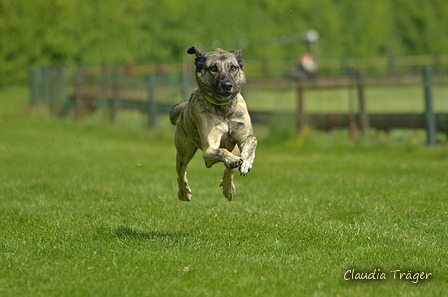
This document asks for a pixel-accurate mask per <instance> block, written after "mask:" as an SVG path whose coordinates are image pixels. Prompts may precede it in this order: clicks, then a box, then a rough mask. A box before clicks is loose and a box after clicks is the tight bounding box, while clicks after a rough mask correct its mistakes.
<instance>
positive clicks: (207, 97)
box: [202, 94, 236, 105]
mask: <svg viewBox="0 0 448 297" xmlns="http://www.w3.org/2000/svg"><path fill="white" fill-rule="evenodd" d="M202 95H203V96H204V98H205V100H207V101H208V102H210V103H211V104H213V105H227V104H230V103H232V102H233V100H235V97H236V96H235V97H233V99H232V100H230V101H229V102H222V103H218V102H215V101H213V99H212V98H211V97H209V96H207V95H205V94H202Z"/></svg>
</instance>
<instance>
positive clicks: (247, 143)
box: [239, 135, 257, 175]
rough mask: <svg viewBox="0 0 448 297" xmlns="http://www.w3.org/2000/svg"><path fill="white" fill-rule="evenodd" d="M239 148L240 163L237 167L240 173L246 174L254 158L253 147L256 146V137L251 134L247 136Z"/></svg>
mask: <svg viewBox="0 0 448 297" xmlns="http://www.w3.org/2000/svg"><path fill="white" fill-rule="evenodd" d="M239 147H240V150H241V159H242V160H243V162H242V164H241V165H240V167H239V170H240V173H241V175H246V174H248V173H249V171H250V169H251V168H252V164H253V163H254V160H255V149H256V147H257V138H255V136H253V135H249V136H247V138H246V139H245V140H244V141H243V142H242V143H241V145H239Z"/></svg>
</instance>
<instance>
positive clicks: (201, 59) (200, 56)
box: [187, 46, 209, 72]
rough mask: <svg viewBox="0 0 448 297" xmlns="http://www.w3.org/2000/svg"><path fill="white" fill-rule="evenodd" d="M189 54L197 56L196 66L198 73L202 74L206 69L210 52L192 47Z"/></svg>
mask: <svg viewBox="0 0 448 297" xmlns="http://www.w3.org/2000/svg"><path fill="white" fill-rule="evenodd" d="M187 54H190V55H194V54H195V55H196V59H194V65H196V72H201V70H202V68H203V67H204V63H205V59H206V57H207V55H208V54H209V52H207V51H204V50H201V49H200V48H197V47H195V46H192V47H190V48H189V49H188V51H187Z"/></svg>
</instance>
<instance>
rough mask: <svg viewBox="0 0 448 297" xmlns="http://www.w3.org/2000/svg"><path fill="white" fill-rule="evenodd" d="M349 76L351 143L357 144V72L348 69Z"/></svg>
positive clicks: (349, 128)
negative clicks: (355, 93)
mask: <svg viewBox="0 0 448 297" xmlns="http://www.w3.org/2000/svg"><path fill="white" fill-rule="evenodd" d="M347 70H348V76H349V79H350V84H349V88H348V92H349V93H348V109H349V123H348V130H349V133H350V141H351V142H352V143H353V144H355V143H356V140H357V139H358V125H357V123H356V115H355V95H354V92H355V90H354V88H355V85H356V76H357V75H356V72H355V70H354V69H353V68H348V69H347Z"/></svg>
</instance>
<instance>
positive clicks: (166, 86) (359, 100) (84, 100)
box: [29, 56, 448, 145]
mask: <svg viewBox="0 0 448 297" xmlns="http://www.w3.org/2000/svg"><path fill="white" fill-rule="evenodd" d="M443 59H445V57H444V56H443ZM439 60H442V59H441V58H440V57H439ZM433 69H434V68H433V67H429V66H427V67H423V68H420V71H415V70H414V71H408V72H404V73H398V74H397V73H391V72H387V73H383V74H371V73H366V72H365V71H361V70H357V69H355V68H350V67H349V68H347V69H346V70H345V71H344V73H342V74H339V75H325V76H324V75H321V76H319V77H316V78H312V79H304V78H299V79H294V80H292V79H288V78H286V77H271V78H261V77H259V78H252V79H250V78H249V79H248V82H247V84H246V86H245V91H246V90H247V91H248V90H251V91H253V90H283V91H285V90H289V91H290V90H294V91H295V92H296V98H297V104H296V109H295V110H290V111H288V112H285V113H284V114H285V116H290V117H293V118H295V119H296V122H297V131H298V132H299V133H302V132H303V131H304V129H305V127H306V126H312V127H315V128H317V129H324V130H330V129H334V128H349V129H350V131H355V130H358V129H359V130H361V132H363V133H367V131H368V130H369V129H371V128H374V129H379V130H391V129H395V128H409V129H426V131H427V132H428V133H427V135H428V144H430V145H432V144H434V143H435V134H436V132H437V131H439V132H445V133H448V112H446V111H445V113H441V112H438V113H437V112H435V111H434V104H433V97H434V92H433V91H432V90H433V87H434V86H448V71H446V70H444V69H443V67H437V69H436V71H434V70H433ZM174 70H175V71H174ZM190 73H193V69H192V67H191V66H188V67H187V66H185V65H184V64H177V65H175V67H174V66H170V71H169V72H168V71H167V68H166V67H165V66H163V65H160V64H159V65H153V66H129V65H125V66H124V67H123V66H115V67H109V66H107V65H103V66H101V67H78V68H76V69H72V68H64V67H61V66H59V67H43V68H36V67H32V68H30V78H29V84H30V105H31V106H33V105H35V104H37V103H38V102H42V101H44V102H47V103H48V105H49V106H50V111H51V114H52V115H54V116H60V115H62V114H71V115H73V116H74V117H75V118H78V119H81V118H82V117H83V116H84V111H85V110H86V109H90V110H95V109H97V108H101V107H105V108H108V109H109V110H110V114H111V120H112V121H116V119H117V117H116V115H117V113H118V111H119V110H120V109H137V110H140V111H141V112H143V113H145V114H148V116H149V125H150V127H152V128H153V129H155V128H156V127H157V115H158V114H165V113H168V112H169V110H170V109H171V107H172V106H173V105H174V103H176V102H177V101H179V100H176V98H177V99H180V100H183V99H187V98H188V96H189V94H190V92H191V90H192V89H193V88H194V81H193V77H192V75H190ZM167 76H170V77H169V78H168V79H167ZM391 86H419V87H421V89H422V96H421V102H422V106H425V110H424V111H423V112H420V113H399V112H382V113H372V112H369V110H368V107H367V104H366V100H367V99H366V90H368V89H372V88H380V87H391ZM329 89H331V90H332V89H347V90H349V91H350V92H353V93H356V94H357V95H355V96H352V97H353V98H351V99H350V100H351V101H356V104H355V105H356V106H357V110H355V108H354V107H353V106H355V105H354V104H352V103H353V102H351V103H350V104H351V108H350V109H349V110H347V111H346V112H344V113H307V111H306V105H307V94H308V93H309V92H312V91H315V90H329ZM173 93H176V96H174V97H175V99H170V98H169V97H173V96H172V95H173ZM444 100H448V98H446V99H445V98H444ZM250 113H251V116H252V119H253V121H254V122H256V123H266V122H269V121H270V120H271V119H272V117H273V116H274V115H275V114H276V113H278V112H275V111H265V110H264V111H261V110H256V109H255V110H251V111H250Z"/></svg>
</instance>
